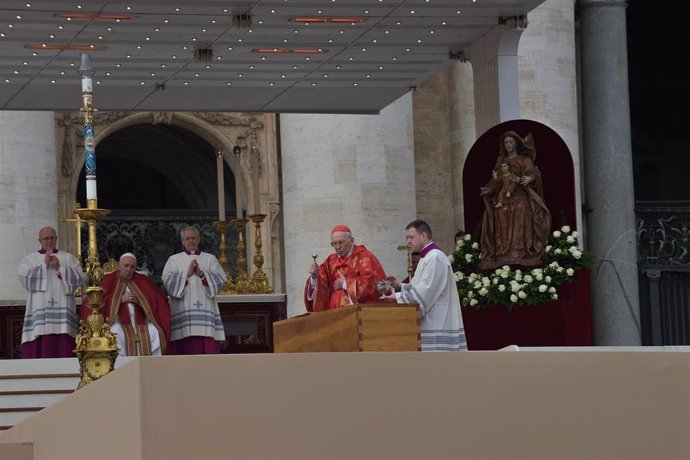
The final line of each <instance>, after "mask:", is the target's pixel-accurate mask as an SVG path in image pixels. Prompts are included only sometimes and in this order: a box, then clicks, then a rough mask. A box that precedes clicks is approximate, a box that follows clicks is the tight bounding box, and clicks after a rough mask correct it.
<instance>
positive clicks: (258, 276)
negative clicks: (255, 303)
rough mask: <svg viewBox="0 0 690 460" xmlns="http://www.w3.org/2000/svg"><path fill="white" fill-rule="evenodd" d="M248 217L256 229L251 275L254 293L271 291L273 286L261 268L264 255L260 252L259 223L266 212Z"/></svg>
mask: <svg viewBox="0 0 690 460" xmlns="http://www.w3.org/2000/svg"><path fill="white" fill-rule="evenodd" d="M249 218H250V219H251V220H252V222H254V224H255V225H256V230H255V233H254V249H255V251H254V265H255V266H256V270H255V271H254V274H253V275H252V280H253V281H254V289H255V291H254V292H256V293H271V292H273V288H272V287H271V285H270V284H268V276H266V273H264V271H263V270H261V267H263V265H264V256H263V254H262V253H261V246H262V243H261V223H262V222H263V221H264V219H265V218H266V214H253V215H251V216H249Z"/></svg>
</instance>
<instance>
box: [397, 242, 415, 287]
mask: <svg viewBox="0 0 690 460" xmlns="http://www.w3.org/2000/svg"><path fill="white" fill-rule="evenodd" d="M398 251H405V252H407V276H408V277H409V278H410V279H412V248H411V247H410V245H409V244H401V245H400V246H398Z"/></svg>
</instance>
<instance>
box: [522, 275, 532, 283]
mask: <svg viewBox="0 0 690 460" xmlns="http://www.w3.org/2000/svg"><path fill="white" fill-rule="evenodd" d="M523 279H524V280H525V283H531V282H532V279H533V278H532V277H531V276H530V275H525V277H524V278H523Z"/></svg>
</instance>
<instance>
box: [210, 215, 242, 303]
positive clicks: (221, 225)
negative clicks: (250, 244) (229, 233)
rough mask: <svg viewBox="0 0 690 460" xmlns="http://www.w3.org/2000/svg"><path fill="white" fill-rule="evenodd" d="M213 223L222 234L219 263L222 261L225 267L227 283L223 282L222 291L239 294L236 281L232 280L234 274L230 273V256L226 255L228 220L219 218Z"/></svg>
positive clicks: (222, 292) (221, 263) (221, 264)
mask: <svg viewBox="0 0 690 460" xmlns="http://www.w3.org/2000/svg"><path fill="white" fill-rule="evenodd" d="M213 225H215V227H216V229H218V233H219V234H220V247H219V251H218V253H219V257H218V263H220V266H221V267H223V271H224V272H225V284H223V287H222V288H221V289H220V293H221V294H237V291H236V290H235V283H233V282H232V275H231V274H230V269H229V265H228V258H227V256H226V255H225V250H226V245H225V230H226V229H227V228H228V222H227V221H225V220H217V221H215V222H213Z"/></svg>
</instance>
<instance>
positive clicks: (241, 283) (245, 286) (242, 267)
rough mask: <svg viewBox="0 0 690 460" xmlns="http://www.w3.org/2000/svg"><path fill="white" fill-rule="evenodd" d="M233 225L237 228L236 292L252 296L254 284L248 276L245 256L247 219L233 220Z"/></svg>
mask: <svg viewBox="0 0 690 460" xmlns="http://www.w3.org/2000/svg"><path fill="white" fill-rule="evenodd" d="M231 222H232V224H233V225H234V226H235V228H237V276H236V277H235V290H236V291H237V293H238V294H251V292H252V284H251V280H250V279H249V277H248V276H247V269H246V266H247V258H246V257H245V256H244V226H245V225H246V224H247V219H233V220H232V221H231Z"/></svg>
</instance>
